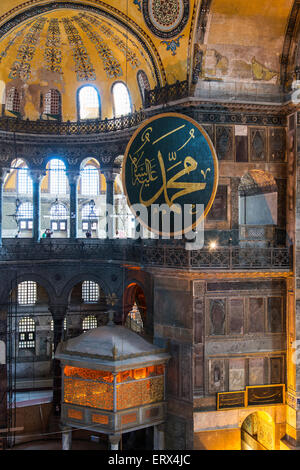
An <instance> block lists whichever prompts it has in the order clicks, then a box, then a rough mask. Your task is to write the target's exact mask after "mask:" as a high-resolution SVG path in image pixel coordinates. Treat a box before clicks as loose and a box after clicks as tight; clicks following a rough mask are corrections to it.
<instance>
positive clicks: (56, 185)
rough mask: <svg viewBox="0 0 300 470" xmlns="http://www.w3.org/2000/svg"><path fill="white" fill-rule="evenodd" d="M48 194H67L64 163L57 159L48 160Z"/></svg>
mask: <svg viewBox="0 0 300 470" xmlns="http://www.w3.org/2000/svg"><path fill="white" fill-rule="evenodd" d="M49 172H50V193H51V194H66V193H67V183H68V181H67V175H66V167H65V164H64V162H62V161H61V160H58V159H53V160H50V162H49Z"/></svg>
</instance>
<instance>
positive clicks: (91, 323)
mask: <svg viewBox="0 0 300 470" xmlns="http://www.w3.org/2000/svg"><path fill="white" fill-rule="evenodd" d="M97 326H98V324H97V318H96V317H95V315H88V316H87V317H85V318H84V320H83V321H82V329H83V332H84V333H85V332H86V331H88V330H93V329H94V328H97Z"/></svg>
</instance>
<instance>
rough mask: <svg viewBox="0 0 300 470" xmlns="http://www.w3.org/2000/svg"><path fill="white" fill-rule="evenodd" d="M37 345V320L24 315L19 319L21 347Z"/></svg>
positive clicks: (27, 347)
mask: <svg viewBox="0 0 300 470" xmlns="http://www.w3.org/2000/svg"><path fill="white" fill-rule="evenodd" d="M34 347H35V321H34V320H33V318H30V317H24V318H21V320H20V321H19V349H29V348H34Z"/></svg>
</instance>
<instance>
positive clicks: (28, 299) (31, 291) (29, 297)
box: [18, 281, 37, 305]
mask: <svg viewBox="0 0 300 470" xmlns="http://www.w3.org/2000/svg"><path fill="white" fill-rule="evenodd" d="M36 300H37V286H36V282H34V281H24V282H21V283H20V284H19V285H18V304H19V305H34V304H36Z"/></svg>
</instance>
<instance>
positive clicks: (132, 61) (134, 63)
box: [73, 14, 140, 69]
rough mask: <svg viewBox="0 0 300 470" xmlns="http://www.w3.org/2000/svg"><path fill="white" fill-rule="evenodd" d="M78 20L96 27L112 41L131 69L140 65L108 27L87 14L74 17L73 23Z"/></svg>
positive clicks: (136, 58)
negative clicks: (83, 20) (84, 20)
mask: <svg viewBox="0 0 300 470" xmlns="http://www.w3.org/2000/svg"><path fill="white" fill-rule="evenodd" d="M78 18H81V20H82V19H83V18H84V19H86V20H87V21H89V22H90V23H92V24H93V25H95V26H97V27H98V28H99V30H100V31H101V32H102V33H103V34H105V35H106V36H107V37H108V38H109V40H110V41H112V42H113V43H114V44H116V46H117V47H118V48H119V49H120V50H121V51H122V53H123V54H124V55H125V57H126V60H127V62H128V63H129V64H130V65H131V67H132V68H133V69H135V68H136V67H138V66H139V65H140V61H139V59H138V57H137V56H136V54H135V53H134V52H132V51H131V50H130V49H129V48H128V45H127V44H126V42H125V41H123V40H122V39H120V38H119V37H118V36H117V35H116V34H115V33H114V32H113V30H112V29H110V28H109V27H108V26H106V25H105V24H104V23H103V21H100V20H98V19H96V18H94V17H93V16H89V15H87V14H81V15H80V16H79V17H74V18H73V19H75V21H77V19H78Z"/></svg>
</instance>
